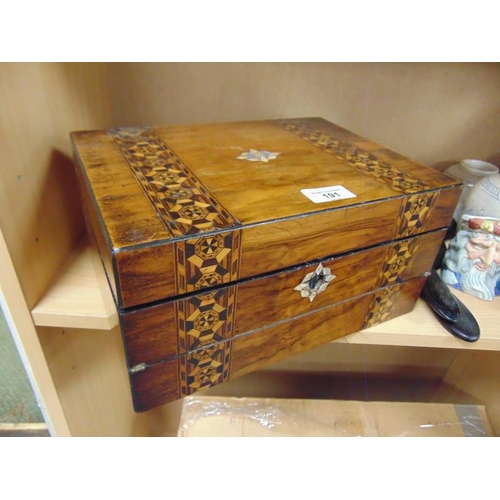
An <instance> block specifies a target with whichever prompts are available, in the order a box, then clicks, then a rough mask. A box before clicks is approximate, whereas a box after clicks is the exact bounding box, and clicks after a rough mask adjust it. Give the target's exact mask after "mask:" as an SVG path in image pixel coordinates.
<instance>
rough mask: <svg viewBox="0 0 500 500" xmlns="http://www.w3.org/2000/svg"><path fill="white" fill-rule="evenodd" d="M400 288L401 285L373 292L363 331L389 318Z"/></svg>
mask: <svg viewBox="0 0 500 500" xmlns="http://www.w3.org/2000/svg"><path fill="white" fill-rule="evenodd" d="M401 287H402V285H394V286H391V287H388V288H384V289H382V290H379V291H377V292H375V295H374V296H373V298H372V301H371V303H370V306H369V308H368V314H367V315H366V319H365V322H364V325H363V329H365V328H369V327H370V326H375V325H378V324H379V323H382V322H383V321H387V320H388V319H389V318H390V317H391V314H392V310H393V308H394V305H395V304H396V301H397V299H398V296H399V292H400V290H401Z"/></svg>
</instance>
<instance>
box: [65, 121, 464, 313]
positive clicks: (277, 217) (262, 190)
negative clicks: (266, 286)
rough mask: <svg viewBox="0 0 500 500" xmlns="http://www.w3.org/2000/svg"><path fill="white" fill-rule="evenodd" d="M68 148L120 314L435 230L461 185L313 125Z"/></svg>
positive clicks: (160, 131)
mask: <svg viewBox="0 0 500 500" xmlns="http://www.w3.org/2000/svg"><path fill="white" fill-rule="evenodd" d="M72 141H73V146H74V152H75V159H76V161H77V164H78V166H79V167H80V168H79V169H77V170H78V172H79V178H80V181H81V184H82V187H83V189H82V192H83V197H84V200H85V202H86V204H87V213H88V216H89V220H90V223H91V225H92V227H93V230H94V233H95V236H96V239H97V242H98V244H99V248H100V251H101V254H102V256H103V261H104V263H105V266H106V269H107V272H108V277H109V279H110V284H111V286H112V288H113V290H114V292H115V297H116V300H117V305H118V307H120V308H130V307H135V306H138V305H143V304H148V303H151V302H155V301H159V300H164V299H167V298H170V297H174V296H178V295H183V294H186V293H190V292H193V291H196V290H200V289H204V288H210V287H213V286H218V285H222V284H227V283H230V282H232V281H235V280H237V279H239V278H248V277H252V276H257V275H261V274H265V273H268V272H272V271H276V270H279V269H283V268H287V267H290V266H294V265H297V264H300V263H301V262H306V261H310V260H314V259H318V258H323V257H325V256H330V255H335V254H339V253H342V252H347V251H351V250H355V249H360V248H365V247H370V246H374V245H377V244H380V243H383V242H386V241H390V240H392V239H398V238H405V237H408V236H412V235H414V234H419V233H423V232H426V231H430V230H433V229H438V228H441V227H446V226H447V225H448V223H449V221H450V219H451V216H452V214H453V210H454V207H455V205H456V203H457V200H458V198H459V195H460V189H461V183H460V182H459V181H457V180H455V179H452V178H450V177H448V176H446V175H444V174H442V173H440V172H438V171H436V170H434V169H432V168H430V167H426V166H424V165H421V164H419V163H416V162H414V161H411V160H409V159H407V158H405V157H403V156H401V155H399V154H396V153H394V152H392V151H389V150H388V149H386V148H384V147H382V146H379V145H377V144H375V143H373V142H372V141H369V140H367V139H364V138H361V137H359V136H357V135H355V134H353V133H351V132H348V131H346V130H344V129H342V128H340V127H338V126H335V125H333V124H331V123H329V122H327V121H325V120H323V119H320V118H308V119H296V120H273V121H256V122H241V123H224V124H205V125H192V126H167V127H141V128H118V129H113V130H108V131H85V132H74V133H72Z"/></svg>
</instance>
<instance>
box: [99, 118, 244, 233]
mask: <svg viewBox="0 0 500 500" xmlns="http://www.w3.org/2000/svg"><path fill="white" fill-rule="evenodd" d="M108 133H109V134H110V135H111V137H113V139H114V141H115V143H116V145H117V146H118V148H119V150H120V152H121V154H122V155H123V157H124V158H125V159H126V160H127V163H128V164H129V166H130V168H131V169H132V172H133V173H134V175H135V177H136V179H137V180H138V182H139V184H140V185H141V187H142V188H143V190H144V192H145V193H146V195H147V196H148V198H149V200H150V201H151V203H152V204H153V206H154V208H155V210H156V212H157V213H158V214H159V215H160V217H161V219H162V221H163V223H164V225H165V227H166V228H167V229H168V230H169V231H170V233H171V234H172V236H184V235H190V234H193V235H194V234H198V233H203V232H206V231H210V230H214V229H218V228H229V227H234V226H238V225H239V222H238V221H237V220H236V219H235V218H234V217H233V216H232V215H231V214H230V213H229V212H228V211H227V210H226V209H225V208H224V207H223V206H222V205H221V204H220V203H219V202H218V201H217V199H216V198H215V197H214V196H213V195H212V194H211V193H210V192H209V191H208V189H207V188H206V187H205V186H204V185H203V184H202V183H201V182H200V181H199V179H197V178H196V176H195V175H194V174H193V173H192V172H191V171H190V170H189V169H188V168H187V166H186V165H185V164H184V163H183V162H182V161H181V159H180V158H179V157H178V156H177V155H176V154H175V153H174V152H173V151H172V149H171V148H170V147H169V146H168V145H167V144H166V143H165V142H163V141H162V140H161V139H160V138H159V137H158V136H157V135H156V134H155V133H154V132H153V131H152V130H151V129H150V128H147V127H144V128H117V129H114V130H110V131H109V132H108Z"/></svg>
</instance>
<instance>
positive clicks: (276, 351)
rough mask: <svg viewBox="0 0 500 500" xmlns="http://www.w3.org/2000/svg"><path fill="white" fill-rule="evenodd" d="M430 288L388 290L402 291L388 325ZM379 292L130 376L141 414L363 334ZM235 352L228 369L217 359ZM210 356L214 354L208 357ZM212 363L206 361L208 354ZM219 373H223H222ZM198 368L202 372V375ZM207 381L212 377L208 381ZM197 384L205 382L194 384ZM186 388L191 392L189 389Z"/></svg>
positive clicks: (420, 281)
mask: <svg viewBox="0 0 500 500" xmlns="http://www.w3.org/2000/svg"><path fill="white" fill-rule="evenodd" d="M424 283H425V278H415V279H413V280H409V281H408V282H406V283H404V284H402V285H393V286H390V287H387V288H386V289H385V290H388V291H391V289H397V291H396V294H395V296H393V302H394V304H393V307H392V308H391V311H390V313H389V314H388V316H387V318H386V319H391V318H395V317H397V316H399V315H402V314H405V313H408V312H410V311H411V309H412V308H413V306H414V304H415V301H416V299H417V297H418V296H419V294H420V291H421V289H422V287H423V285H424ZM376 294H377V292H374V293H368V294H365V295H363V296H361V297H357V298H354V299H349V300H346V301H343V302H341V303H338V304H334V305H331V306H329V307H324V308H322V309H319V310H316V311H313V312H311V313H309V314H305V315H301V316H298V317H295V318H292V319H289V320H285V321H280V322H276V323H274V324H271V325H268V326H266V327H264V328H260V329H257V330H255V331H252V332H249V333H247V334H243V335H237V336H236V337H234V338H233V339H230V340H226V341H223V342H220V343H219V344H215V345H211V346H209V348H207V349H200V350H197V351H192V352H187V353H184V354H182V355H180V356H178V357H176V358H172V359H169V360H166V361H164V362H159V363H154V364H152V365H151V366H149V367H147V368H146V369H144V370H140V371H137V372H133V373H131V376H130V378H131V386H132V397H133V401H134V408H135V410H136V411H138V412H143V411H147V410H149V409H152V408H154V407H157V406H159V405H163V404H165V403H168V402H170V401H174V400H176V399H178V398H180V397H182V396H183V395H188V394H192V393H193V392H196V391H197V390H199V389H204V388H208V387H212V386H213V385H216V384H219V383H222V382H223V381H224V374H223V371H222V368H227V369H228V370H229V374H228V377H227V380H232V379H234V378H237V377H239V376H241V375H244V374H246V373H249V372H251V371H254V370H257V369H259V368H262V367H265V366H267V365H269V364H271V363H274V362H277V361H280V360H282V359H285V358H287V357H289V356H292V355H294V354H299V353H301V352H304V351H306V350H309V349H311V348H313V347H316V346H319V345H321V344H324V343H327V342H330V341H332V340H335V339H337V338H339V337H342V336H345V335H348V334H350V333H354V332H356V331H359V330H360V329H361V328H362V326H363V324H364V322H365V317H366V315H367V313H368V310H369V308H370V306H371V303H372V301H373V299H374V298H375V297H376ZM228 350H229V351H230V352H231V355H230V360H229V361H228V362H227V363H226V364H227V366H224V363H223V362H221V361H218V360H217V359H216V357H215V356H214V355H213V354H214V353H215V354H219V353H221V352H222V351H228ZM208 351H210V352H208ZM207 352H208V354H209V357H208V358H207V357H205V356H206V354H207ZM183 364H184V365H187V366H188V367H191V368H192V372H191V374H188V375H189V376H188V377H187V378H184V377H183V370H182V369H181V365H183ZM219 367H222V368H221V369H220V370H219ZM197 368H199V370H197ZM203 370H205V372H207V373H208V375H210V381H209V382H207V383H205V384H201V385H200V386H199V387H198V386H196V387H193V386H191V387H189V383H190V382H192V379H196V378H197V375H198V371H203ZM207 380H208V377H207ZM195 382H200V381H199V380H195ZM186 385H187V387H186Z"/></svg>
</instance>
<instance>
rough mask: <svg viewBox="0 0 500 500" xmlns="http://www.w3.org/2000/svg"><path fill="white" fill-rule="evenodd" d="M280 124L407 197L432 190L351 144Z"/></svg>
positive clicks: (306, 128)
mask: <svg viewBox="0 0 500 500" xmlns="http://www.w3.org/2000/svg"><path fill="white" fill-rule="evenodd" d="M280 123H281V126H282V127H283V128H284V129H286V130H288V131H289V132H292V133H294V134H296V135H298V136H299V137H301V138H302V139H305V140H306V141H308V142H310V143H312V144H314V145H315V146H317V147H319V148H321V149H322V150H323V151H326V152H327V153H330V154H332V155H333V156H335V157H336V158H338V159H340V160H345V161H346V162H347V163H348V164H350V165H352V166H353V167H355V168H356V169H358V170H360V171H361V172H363V173H365V174H368V175H370V176H372V177H374V178H375V179H376V180H377V181H379V182H380V183H383V184H386V185H388V186H389V187H391V188H392V189H394V190H395V191H398V192H401V193H407V194H410V193H417V192H419V191H424V190H427V189H431V186H429V185H428V184H426V183H425V182H424V181H422V180H420V179H418V178H417V177H415V176H414V175H412V174H410V173H408V172H405V171H403V170H400V169H399V168H397V167H395V166H394V165H391V164H390V163H388V162H386V161H384V160H381V159H379V158H377V157H376V156H375V155H373V154H371V153H369V152H368V151H365V150H363V149H361V148H359V147H357V146H354V145H353V144H350V143H348V142H344V141H340V140H338V139H336V138H335V137H332V136H330V135H328V134H325V133H323V132H322V131H320V130H317V129H314V128H312V127H311V126H309V125H307V124H303V123H302V124H297V123H290V122H288V121H282V122H280Z"/></svg>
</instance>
